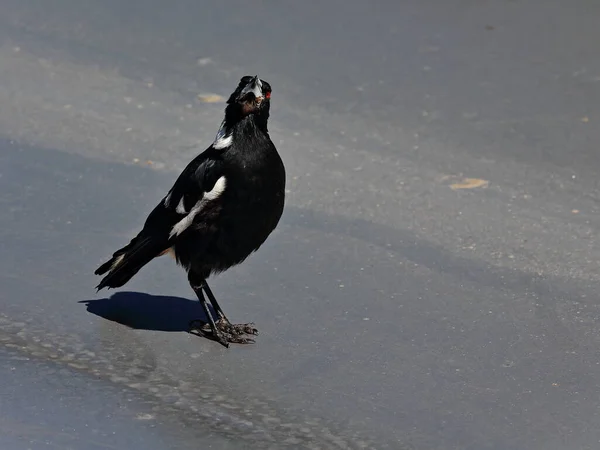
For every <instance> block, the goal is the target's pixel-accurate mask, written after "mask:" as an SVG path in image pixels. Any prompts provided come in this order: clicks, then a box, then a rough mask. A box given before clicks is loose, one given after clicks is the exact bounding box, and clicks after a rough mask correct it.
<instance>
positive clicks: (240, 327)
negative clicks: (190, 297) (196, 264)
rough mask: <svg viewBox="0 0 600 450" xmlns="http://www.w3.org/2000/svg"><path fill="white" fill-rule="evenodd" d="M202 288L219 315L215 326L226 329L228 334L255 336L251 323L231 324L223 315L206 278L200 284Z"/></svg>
mask: <svg viewBox="0 0 600 450" xmlns="http://www.w3.org/2000/svg"><path fill="white" fill-rule="evenodd" d="M202 289H203V290H204V292H205V293H206V295H207V296H208V299H209V300H210V303H211V305H212V306H213V308H214V309H215V311H216V313H217V315H218V316H219V318H218V319H217V322H216V325H217V327H219V328H220V329H221V330H223V331H226V332H228V333H230V334H235V335H241V334H253V335H255V336H256V335H258V330H257V329H256V328H255V327H254V324H253V323H240V324H233V323H231V322H230V321H229V319H228V318H227V317H226V316H225V313H224V312H223V310H222V309H221V306H220V305H219V302H217V299H216V298H215V296H214V294H213V293H212V291H211V290H210V288H209V287H208V283H207V282H206V280H205V281H204V283H203V284H202Z"/></svg>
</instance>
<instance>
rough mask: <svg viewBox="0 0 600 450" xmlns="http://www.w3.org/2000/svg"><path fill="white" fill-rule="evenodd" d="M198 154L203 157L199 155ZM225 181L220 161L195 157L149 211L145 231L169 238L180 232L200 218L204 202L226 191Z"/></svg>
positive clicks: (204, 205)
mask: <svg viewBox="0 0 600 450" xmlns="http://www.w3.org/2000/svg"><path fill="white" fill-rule="evenodd" d="M200 156H204V154H203V155H200ZM226 186H227V180H226V178H225V175H224V174H223V170H222V163H221V162H220V161H219V160H215V159H211V158H207V157H204V158H197V159H196V160H194V161H192V162H191V163H190V165H188V167H186V169H185V170H184V171H183V172H182V173H181V175H180V176H179V178H178V179H177V181H176V182H175V184H174V185H173V187H172V188H171V190H170V191H169V193H168V194H167V195H166V196H165V198H164V199H163V200H162V201H161V202H160V203H159V204H158V205H157V206H156V208H155V209H154V211H152V213H150V215H149V216H148V219H147V220H146V224H145V225H144V230H145V231H146V232H147V233H148V234H157V235H158V234H160V235H162V236H164V237H165V238H167V240H169V241H170V240H172V239H174V238H176V237H177V236H179V235H180V234H181V233H183V232H184V231H185V230H186V229H187V228H188V227H189V226H190V225H192V223H194V219H196V218H200V217H201V212H202V210H203V209H204V208H205V207H206V205H207V204H208V203H209V202H211V201H213V200H217V199H218V198H219V197H220V196H221V195H222V194H223V192H224V191H225V188H226Z"/></svg>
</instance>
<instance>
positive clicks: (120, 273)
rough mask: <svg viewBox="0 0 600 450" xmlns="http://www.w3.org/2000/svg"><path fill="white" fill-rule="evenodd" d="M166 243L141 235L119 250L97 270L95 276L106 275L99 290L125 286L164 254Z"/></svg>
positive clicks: (98, 287) (99, 285)
mask: <svg viewBox="0 0 600 450" xmlns="http://www.w3.org/2000/svg"><path fill="white" fill-rule="evenodd" d="M165 247H166V242H165V243H162V242H158V241H157V240H156V239H153V238H152V237H151V236H143V235H142V233H140V234H139V235H138V236H136V237H135V238H133V239H132V240H131V242H130V243H129V244H127V245H126V246H125V247H123V248H121V249H119V250H117V251H116V252H115V253H114V254H113V256H112V258H111V259H109V260H108V261H106V262H105V263H104V264H102V265H101V266H100V267H98V268H97V269H96V271H95V272H94V274H96V275H104V274H105V273H106V272H108V274H107V275H106V276H105V277H104V278H102V280H101V281H100V284H98V286H96V289H97V290H100V289H102V288H105V287H107V288H117V287H121V286H123V285H124V284H125V283H127V282H128V281H129V280H131V278H132V277H133V276H134V275H135V274H136V273H138V271H139V270H140V269H141V268H142V267H144V266H145V265H146V264H147V263H148V262H150V261H151V260H152V259H154V258H155V257H156V256H158V255H159V254H161V253H162V252H164V250H165Z"/></svg>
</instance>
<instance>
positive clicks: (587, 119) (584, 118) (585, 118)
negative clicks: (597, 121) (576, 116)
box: [581, 116, 590, 123]
mask: <svg viewBox="0 0 600 450" xmlns="http://www.w3.org/2000/svg"><path fill="white" fill-rule="evenodd" d="M581 121H582V122H586V123H587V122H589V121H590V119H589V117H588V116H584V117H582V118H581Z"/></svg>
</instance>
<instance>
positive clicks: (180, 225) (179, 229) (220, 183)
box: [169, 176, 227, 238]
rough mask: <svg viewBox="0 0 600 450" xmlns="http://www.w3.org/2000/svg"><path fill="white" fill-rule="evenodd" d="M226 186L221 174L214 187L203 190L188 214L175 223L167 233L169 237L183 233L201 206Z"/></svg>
mask: <svg viewBox="0 0 600 450" xmlns="http://www.w3.org/2000/svg"><path fill="white" fill-rule="evenodd" d="M226 186H227V180H226V179H225V177H224V176H222V177H221V178H219V179H218V180H217V182H216V183H215V185H214V187H213V188H212V189H211V190H210V191H208V192H205V193H204V195H203V196H202V198H201V199H200V200H198V202H196V204H195V205H194V206H193V207H192V209H190V212H189V213H188V215H187V216H185V217H184V218H183V219H181V220H180V221H179V222H177V223H176V224H175V226H174V227H173V229H172V230H171V233H170V234H169V238H172V237H173V236H179V235H180V234H181V233H183V232H184V231H185V230H186V229H187V228H188V227H189V226H190V225H191V224H192V222H193V221H194V217H196V215H197V214H198V213H199V212H200V211H202V208H204V207H205V206H206V204H207V203H208V202H209V201H211V200H216V199H217V198H219V196H220V195H221V194H222V193H223V192H224V191H225V187H226Z"/></svg>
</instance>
